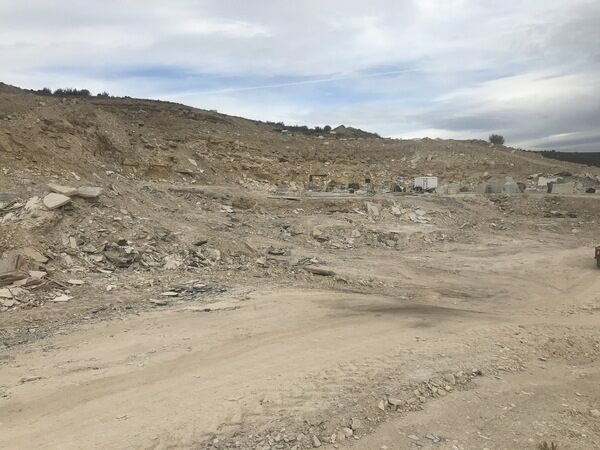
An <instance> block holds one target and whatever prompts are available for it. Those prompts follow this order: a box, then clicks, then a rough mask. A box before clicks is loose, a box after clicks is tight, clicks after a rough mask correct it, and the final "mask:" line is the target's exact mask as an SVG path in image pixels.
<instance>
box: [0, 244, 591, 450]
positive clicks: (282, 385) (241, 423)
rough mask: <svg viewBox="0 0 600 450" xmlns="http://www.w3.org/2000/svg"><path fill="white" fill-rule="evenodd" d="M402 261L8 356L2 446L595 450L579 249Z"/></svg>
mask: <svg viewBox="0 0 600 450" xmlns="http://www.w3.org/2000/svg"><path fill="white" fill-rule="evenodd" d="M397 255H398V253H394V254H393V255H391V256H385V255H376V254H372V255H369V254H366V255H363V257H362V258H361V259H360V263H359V264H357V263H356V262H353V261H352V260H350V259H348V260H345V259H344V258H343V257H339V258H332V260H331V262H332V266H333V267H334V268H335V270H336V271H337V272H338V273H340V274H342V275H347V276H351V275H352V274H354V273H356V272H357V271H360V272H362V274H363V277H371V278H372V279H373V280H374V281H375V282H376V281H377V280H386V281H389V280H395V282H396V285H397V286H399V287H398V288H397V289H396V290H395V292H390V291H389V290H388V291H386V292H381V293H373V294H364V293H357V292H352V291H350V290H346V289H345V288H344V284H343V283H340V284H339V286H337V287H336V288H335V289H328V290H324V289H322V288H318V289H317V288H315V289H313V290H305V289H298V288H296V287H294V286H265V287H263V288H260V289H257V290H255V291H254V292H253V293H252V294H250V295H236V294H226V295H224V296H222V297H221V298H220V299H219V300H218V301H217V302H216V303H215V304H213V305H212V306H211V311H206V310H205V309H204V308H203V307H195V306H185V305H184V306H181V305H179V306H176V307H166V308H165V309H162V310H157V311H154V312H147V313H142V314H140V315H128V316H123V317H120V318H117V319H113V320H110V321H104V322H99V323H94V324H90V325H86V326H80V327H78V328H76V329H71V328H69V329H65V330H64V331H63V332H62V333H60V334H57V335H55V336H52V337H48V338H46V339H43V340H40V341H38V342H36V343H33V344H29V345H27V346H25V347H23V346H21V347H13V348H10V349H7V350H5V351H3V352H4V353H3V354H2V362H3V363H4V364H2V365H0V388H1V389H0V448H11V449H15V448H19V449H21V448H22V449H26V448H63V449H69V448H88V449H89V448H104V449H106V448H205V447H212V448H226V447H228V446H230V447H238V448H263V449H267V448H291V447H293V446H295V445H296V446H298V448H305V447H312V446H323V447H325V446H327V445H332V443H335V444H334V445H336V446H339V447H340V448H352V449H379V448H382V449H383V448H388V449H404V448H417V447H423V448H441V449H446V448H447V449H452V448H463V449H470V448H489V449H496V448H531V449H534V448H536V446H537V445H538V444H539V443H541V442H543V441H548V443H550V442H551V441H552V442H557V443H559V448H560V449H561V450H562V449H570V448H572V449H581V448H600V417H596V412H594V411H597V410H598V409H600V389H598V385H599V382H600V366H599V365H598V359H599V357H600V322H599V320H600V319H599V317H600V296H599V294H598V292H600V291H599V289H600V276H599V273H598V272H597V271H596V269H595V268H594V264H593V260H591V258H590V257H589V248H587V247H582V248H573V249H560V248H557V247H556V246H554V247H553V246H549V245H542V244H539V243H535V242H531V241H528V242H514V243H513V244H511V245H503V246H501V247H498V246H497V245H494V244H493V243H491V244H490V245H489V246H484V247H481V248H473V247H468V246H465V247H464V248H463V249H462V250H460V249H457V251H456V252H455V253H454V254H440V253H434V252H429V253H425V254H422V255H420V256H418V257H417V256H414V255H413V256H410V255H404V256H397ZM395 397H398V398H400V399H401V401H394V400H393V398H395ZM390 399H391V400H390ZM394 403H397V404H394ZM396 409H397V411H396Z"/></svg>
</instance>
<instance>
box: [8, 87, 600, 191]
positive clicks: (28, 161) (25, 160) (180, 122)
mask: <svg viewBox="0 0 600 450" xmlns="http://www.w3.org/2000/svg"><path fill="white" fill-rule="evenodd" d="M0 120H1V122H0V123H1V124H2V128H1V129H2V133H0V151H1V152H0V158H1V159H0V164H2V165H3V166H5V167H8V168H11V169H14V170H21V171H23V173H24V174H27V173H29V174H32V175H44V176H59V177H67V178H69V173H70V172H75V173H77V174H78V176H80V177H81V178H82V179H83V180H86V181H88V182H97V181H99V180H107V176H106V171H113V172H115V173H116V174H119V175H122V176H125V177H128V178H129V179H139V180H166V181H169V182H192V181H193V182H196V183H198V184H221V183H244V182H252V181H267V182H269V183H272V184H282V183H283V184H285V183H290V182H295V183H299V184H303V183H305V182H306V181H307V177H308V175H309V174H328V175H330V177H331V178H334V179H337V178H339V179H344V180H356V181H362V180H363V179H364V178H371V179H372V180H373V181H374V182H375V183H381V182H383V181H385V180H390V179H392V177H395V176H406V177H413V176H418V175H423V174H427V173H431V174H436V175H437V176H439V177H440V178H441V180H442V181H448V182H468V181H472V182H478V181H481V180H483V179H484V178H486V177H502V176H506V175H510V176H512V177H513V178H515V179H517V180H519V179H525V178H526V177H527V176H529V175H531V174H535V173H553V172H560V171H565V170H566V171H571V172H573V173H575V174H580V175H582V176H583V175H585V174H586V173H587V174H590V173H591V174H595V175H598V173H600V172H598V169H591V168H584V166H580V165H576V164H569V163H563V162H559V161H555V160H550V159H545V158H543V157H542V156H539V155H537V154H532V153H527V152H524V151H518V150H514V149H510V148H505V147H501V148H497V147H495V148H490V147H489V144H487V143H485V142H483V141H451V140H432V139H427V138H425V139H421V140H390V139H380V138H352V137H349V136H348V135H347V134H343V135H340V136H337V135H326V136H321V138H319V137H318V136H304V135H293V136H282V135H280V133H278V132H277V131H275V129H274V128H273V127H272V126H271V125H268V124H265V123H259V122H255V121H251V120H246V119H241V118H237V117H231V116H226V115H223V114H219V113H216V112H210V111H204V110H200V109H195V108H190V107H187V106H183V105H178V104H173V103H167V102H158V101H148V100H135V99H121V98H99V97H90V98H86V97H78V98H60V97H55V96H40V95H36V94H35V93H32V92H28V91H23V90H19V89H16V88H12V87H8V86H6V85H0Z"/></svg>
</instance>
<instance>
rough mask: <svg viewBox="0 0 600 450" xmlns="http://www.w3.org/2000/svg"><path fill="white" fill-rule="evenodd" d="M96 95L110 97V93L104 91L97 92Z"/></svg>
mask: <svg viewBox="0 0 600 450" xmlns="http://www.w3.org/2000/svg"><path fill="white" fill-rule="evenodd" d="M96 97H110V95H109V94H108V92H106V91H104V92H98V94H97V95H96Z"/></svg>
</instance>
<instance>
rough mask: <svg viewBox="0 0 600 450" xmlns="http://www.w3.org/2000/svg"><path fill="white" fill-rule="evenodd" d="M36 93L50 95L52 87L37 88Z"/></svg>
mask: <svg viewBox="0 0 600 450" xmlns="http://www.w3.org/2000/svg"><path fill="white" fill-rule="evenodd" d="M37 93H38V94H41V95H52V89H50V88H47V87H45V88H42V89H38V91H37Z"/></svg>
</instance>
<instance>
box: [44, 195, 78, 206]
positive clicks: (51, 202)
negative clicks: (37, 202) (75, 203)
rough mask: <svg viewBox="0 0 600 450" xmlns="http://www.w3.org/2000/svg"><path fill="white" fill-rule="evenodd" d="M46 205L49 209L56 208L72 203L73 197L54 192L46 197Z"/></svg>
mask: <svg viewBox="0 0 600 450" xmlns="http://www.w3.org/2000/svg"><path fill="white" fill-rule="evenodd" d="M43 202H44V206H45V207H46V208H48V209H56V208H60V207H61V206H65V205H66V204H68V203H71V198H70V197H67V196H66V195H62V194H57V193H55V192H52V193H50V194H48V195H46V196H45V197H44V200H43Z"/></svg>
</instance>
